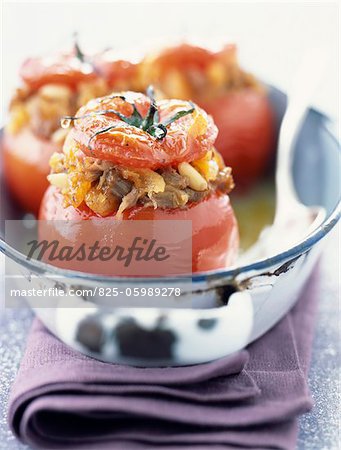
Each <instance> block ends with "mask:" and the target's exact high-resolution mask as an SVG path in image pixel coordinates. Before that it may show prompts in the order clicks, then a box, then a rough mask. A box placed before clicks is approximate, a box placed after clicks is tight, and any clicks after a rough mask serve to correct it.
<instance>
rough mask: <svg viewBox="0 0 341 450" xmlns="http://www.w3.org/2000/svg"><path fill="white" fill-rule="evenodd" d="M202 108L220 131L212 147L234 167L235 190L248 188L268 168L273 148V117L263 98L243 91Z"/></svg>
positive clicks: (211, 101) (233, 93)
mask: <svg viewBox="0 0 341 450" xmlns="http://www.w3.org/2000/svg"><path fill="white" fill-rule="evenodd" d="M201 106H202V107H203V108H204V109H205V110H206V111H207V112H208V113H209V114H211V115H212V116H213V119H214V122H215V124H216V125H217V127H218V129H219V133H218V137H217V140H216V144H215V145H216V148H217V150H218V151H219V152H220V153H221V154H222V156H223V158H224V161H225V163H226V165H228V166H231V167H232V168H233V177H234V179H235V181H236V186H237V188H238V187H240V186H241V187H247V186H250V185H251V184H253V183H254V182H255V181H257V180H258V179H259V178H261V177H262V175H263V174H264V172H265V171H266V169H267V168H268V166H269V161H270V159H271V155H272V151H273V149H274V118H273V113H272V110H271V107H270V104H269V101H268V99H267V97H266V95H265V94H263V93H261V92H258V91H256V90H253V89H244V90H241V91H236V92H230V93H226V94H225V95H224V96H221V97H219V98H215V99H212V100H210V101H207V102H205V104H202V105H201Z"/></svg>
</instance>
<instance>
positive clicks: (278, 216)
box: [238, 48, 327, 263]
mask: <svg viewBox="0 0 341 450" xmlns="http://www.w3.org/2000/svg"><path fill="white" fill-rule="evenodd" d="M326 62H327V55H326V51H325V50H323V49H321V48H315V49H313V50H312V51H310V52H308V53H307V54H306V56H305V57H304V58H303V60H302V62H301V64H300V66H299V69H298V71H297V73H296V75H295V77H294V78H293V83H292V88H291V90H290V92H289V95H288V106H287V109H286V112H285V114H284V117H283V120H282V123H281V128H280V132H279V140H278V150H277V163H276V177H275V179H276V209H275V218H274V222H273V224H272V225H271V226H270V227H268V228H266V229H264V230H263V231H262V233H261V234H260V236H259V239H258V241H257V242H256V243H255V244H254V245H253V246H252V247H250V248H249V249H248V250H247V251H246V252H245V253H244V254H243V255H241V257H240V260H239V261H238V262H239V263H246V262H247V263H249V262H252V261H255V260H259V259H263V258H265V257H269V256H274V255H275V254H278V253H280V252H281V251H283V250H286V249H289V248H290V247H292V246H293V245H295V244H297V243H298V242H300V241H301V240H303V239H304V238H305V237H306V236H308V235H309V234H310V233H311V232H312V231H313V230H314V229H316V228H317V227H318V226H319V225H320V224H321V223H322V221H323V220H324V218H325V216H326V211H325V209H324V208H322V207H320V206H312V207H307V206H305V205H303V204H302V203H301V202H300V201H299V199H298V197H297V195H296V190H295V187H294V183H293V179H292V155H293V149H294V147H295V144H296V141H297V137H298V134H299V132H300V130H301V126H302V123H303V121H304V119H305V117H306V114H307V112H308V106H309V103H310V100H311V96H312V94H313V93H314V91H315V90H316V88H317V86H318V84H319V81H320V80H321V77H322V75H323V72H324V70H325V67H326Z"/></svg>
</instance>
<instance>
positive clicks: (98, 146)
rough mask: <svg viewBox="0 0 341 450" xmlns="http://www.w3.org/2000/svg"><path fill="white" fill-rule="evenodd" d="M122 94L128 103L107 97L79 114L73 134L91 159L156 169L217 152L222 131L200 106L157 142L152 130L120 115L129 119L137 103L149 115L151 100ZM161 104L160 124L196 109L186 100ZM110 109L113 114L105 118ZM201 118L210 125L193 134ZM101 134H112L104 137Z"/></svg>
mask: <svg viewBox="0 0 341 450" xmlns="http://www.w3.org/2000/svg"><path fill="white" fill-rule="evenodd" d="M123 94H124V99H122V97H117V96H115V97H112V96H106V97H102V98H100V99H96V100H95V101H94V100H90V101H89V102H88V103H87V104H86V105H85V106H83V107H81V108H80V109H79V111H78V112H77V114H76V116H77V119H76V120H75V121H74V127H73V128H72V130H71V131H70V135H69V136H70V139H71V138H72V139H73V140H74V141H75V142H76V144H77V146H78V147H79V148H80V149H81V150H82V152H83V153H84V154H86V155H87V156H91V157H95V158H99V159H106V160H108V161H111V162H113V163H115V164H118V165H124V166H128V167H136V168H141V167H142V168H149V169H157V168H160V167H167V166H172V165H177V164H179V163H180V162H183V161H187V162H191V161H194V160H196V159H199V158H201V157H202V156H203V155H204V154H205V153H206V152H208V151H209V150H211V149H212V147H213V144H214V141H215V139H216V136H217V127H216V126H215V124H214V123H213V120H212V118H211V117H210V116H208V115H207V114H206V112H205V111H203V110H201V109H200V108H198V107H196V108H195V109H196V111H195V113H196V114H197V115H196V117H194V112H193V113H191V114H188V115H186V116H184V117H181V118H179V119H178V120H176V121H174V122H173V123H171V125H169V126H168V128H167V134H166V136H165V137H164V138H163V139H156V138H155V137H153V136H151V134H149V133H148V132H147V131H144V130H143V129H141V128H138V127H136V126H133V125H130V124H127V123H125V122H124V121H123V120H121V119H120V118H119V117H118V116H117V115H116V114H115V112H117V113H120V114H123V115H125V116H126V117H130V116H131V115H132V114H133V106H132V104H134V105H135V107H136V109H137V110H138V111H139V113H140V115H141V116H142V117H146V115H147V112H148V109H149V106H150V99H149V98H148V97H147V96H145V95H144V94H141V93H136V92H131V91H127V92H124V93H123ZM157 106H158V112H159V121H160V122H163V121H164V120H166V119H169V118H170V117H172V116H173V115H174V114H175V113H176V112H178V111H180V110H182V111H183V110H192V105H191V104H190V103H188V102H186V101H183V100H161V101H159V102H157ZM108 110H109V111H111V112H110V113H106V114H102V112H103V111H108ZM96 113H100V114H98V115H95V114H96ZM198 117H201V118H202V120H203V121H204V122H205V126H204V127H203V128H204V129H203V130H199V131H196V132H191V130H193V128H197V127H196V124H197V120H198ZM102 130H107V132H105V133H102ZM90 142H91V145H90Z"/></svg>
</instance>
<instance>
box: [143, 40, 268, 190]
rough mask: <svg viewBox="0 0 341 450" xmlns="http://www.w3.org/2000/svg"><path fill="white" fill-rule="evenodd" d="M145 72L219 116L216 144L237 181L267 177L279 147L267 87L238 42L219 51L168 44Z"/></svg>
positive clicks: (164, 88) (168, 91)
mask: <svg viewBox="0 0 341 450" xmlns="http://www.w3.org/2000/svg"><path fill="white" fill-rule="evenodd" d="M140 74H141V78H142V80H144V84H147V83H153V84H154V85H155V87H156V88H157V89H159V90H160V92H161V93H163V95H165V96H166V97H176V98H182V99H187V100H188V99H191V100H193V101H195V102H196V103H197V104H198V105H199V106H201V107H202V108H203V109H205V110H206V111H207V112H208V113H209V114H211V115H212V116H213V119H214V121H215V123H216V125H217V127H218V129H219V135H218V139H217V141H216V147H217V149H218V150H219V152H221V154H222V156H223V157H224V159H225V160H226V162H227V164H228V165H231V166H232V167H233V172H234V177H235V179H236V183H237V187H239V186H243V185H244V186H250V185H251V184H252V183H254V182H255V181H257V180H258V179H259V178H261V176H262V175H263V174H264V172H265V171H266V169H267V167H268V164H269V161H270V159H271V153H272V150H273V144H274V139H273V137H274V125H273V115H272V111H271V107H270V104H269V101H268V99H267V96H266V91H265V89H264V87H263V86H262V85H261V84H260V83H259V82H258V81H257V80H256V79H255V78H254V77H253V76H252V75H251V74H249V73H246V72H245V71H243V70H242V69H241V68H240V67H239V64H238V61H237V55H236V47H235V46H234V45H227V46H225V47H224V48H222V49H221V50H220V51H216V52H213V51H210V50H208V49H205V48H201V47H196V46H193V45H189V44H181V45H179V46H176V47H171V48H167V49H164V50H162V51H161V52H160V53H157V54H155V55H151V56H149V57H147V58H145V60H144V61H143V62H142V63H141V68H140ZM142 84H143V83H142Z"/></svg>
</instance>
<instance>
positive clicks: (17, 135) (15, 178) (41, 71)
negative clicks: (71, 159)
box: [3, 45, 132, 213]
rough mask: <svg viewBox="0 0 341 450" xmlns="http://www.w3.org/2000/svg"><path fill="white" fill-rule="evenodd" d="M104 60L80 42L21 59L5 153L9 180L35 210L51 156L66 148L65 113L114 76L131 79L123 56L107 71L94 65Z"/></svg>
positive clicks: (118, 79) (112, 81)
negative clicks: (46, 54)
mask: <svg viewBox="0 0 341 450" xmlns="http://www.w3.org/2000/svg"><path fill="white" fill-rule="evenodd" d="M89 61H91V63H90V62H89ZM100 62H101V60H100V58H99V57H97V58H96V60H95V58H90V57H86V56H84V55H83V54H82V53H81V52H80V50H79V48H78V46H77V45H76V46H75V49H74V50H73V51H72V52H69V53H67V54H59V55H57V56H55V57H49V58H31V59H28V60H27V61H26V62H25V63H24V64H23V66H22V68H21V71H20V75H21V78H22V82H23V86H22V87H21V88H19V89H17V92H16V94H15V96H14V97H13V99H12V102H11V105H10V115H9V122H8V124H7V126H6V129H5V132H4V145H3V148H4V154H3V158H4V161H5V165H6V168H7V169H6V174H5V175H6V179H7V181H8V186H9V188H10V189H11V191H12V192H13V194H14V196H15V197H16V198H17V199H18V201H19V203H20V204H21V206H22V207H23V208H24V209H26V210H28V211H31V212H35V213H36V212H37V211H38V209H39V204H40V201H41V199H42V196H43V193H44V191H45V189H46V187H47V185H48V183H47V180H46V177H47V175H48V173H49V165H48V160H49V157H50V156H51V155H52V153H53V152H55V151H58V150H59V151H62V147H63V143H64V139H65V136H66V134H67V133H66V132H65V130H63V129H61V128H60V120H61V118H62V117H63V116H66V115H71V114H74V113H75V111H77V109H78V108H79V107H80V106H81V105H83V104H84V103H86V102H87V101H89V100H90V99H91V98H94V97H99V96H101V95H105V94H107V93H108V92H110V91H111V89H112V87H113V86H114V85H115V80H116V82H117V84H118V88H121V86H122V83H123V79H124V77H126V83H130V82H131V76H132V74H131V71H127V70H125V67H123V66H122V64H123V62H122V61H118V62H117V64H116V63H115V61H111V63H110V67H109V66H106V67H107V70H106V71H104V70H103V72H105V73H102V72H101V70H100V69H103V67H104V61H102V65H101V67H96V64H98V65H100ZM121 63H122V64H121ZM105 64H108V63H107V62H105ZM109 68H110V70H109ZM128 72H129V73H128ZM115 77H116V79H115ZM28 181H29V182H28Z"/></svg>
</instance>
